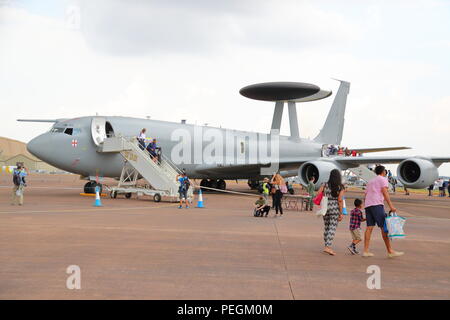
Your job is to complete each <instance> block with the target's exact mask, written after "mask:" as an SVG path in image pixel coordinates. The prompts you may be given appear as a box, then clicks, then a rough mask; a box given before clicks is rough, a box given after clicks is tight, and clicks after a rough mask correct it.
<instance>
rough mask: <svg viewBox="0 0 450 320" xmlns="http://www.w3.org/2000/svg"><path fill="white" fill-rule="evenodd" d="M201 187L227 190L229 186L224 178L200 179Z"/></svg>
mask: <svg viewBox="0 0 450 320" xmlns="http://www.w3.org/2000/svg"><path fill="white" fill-rule="evenodd" d="M200 187H207V188H213V189H220V190H225V189H226V188H227V183H226V182H225V181H224V180H222V179H218V180H216V179H202V181H200ZM205 190H208V189H205Z"/></svg>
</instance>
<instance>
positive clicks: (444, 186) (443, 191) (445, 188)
mask: <svg viewBox="0 0 450 320" xmlns="http://www.w3.org/2000/svg"><path fill="white" fill-rule="evenodd" d="M448 184H449V182H448V181H445V180H444V182H443V183H442V196H443V197H446V196H447V195H446V194H445V193H446V191H445V190H447V189H448Z"/></svg>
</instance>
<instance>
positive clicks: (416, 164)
mask: <svg viewBox="0 0 450 320" xmlns="http://www.w3.org/2000/svg"><path fill="white" fill-rule="evenodd" d="M397 176H398V180H400V182H401V183H403V185H405V186H406V187H408V188H412V189H423V188H426V187H428V186H429V185H431V184H432V183H434V181H435V180H436V179H437V178H438V177H439V172H438V169H437V167H436V165H435V164H434V163H433V162H432V161H430V160H428V159H421V158H409V159H406V160H403V161H402V162H400V164H399V165H398V168H397Z"/></svg>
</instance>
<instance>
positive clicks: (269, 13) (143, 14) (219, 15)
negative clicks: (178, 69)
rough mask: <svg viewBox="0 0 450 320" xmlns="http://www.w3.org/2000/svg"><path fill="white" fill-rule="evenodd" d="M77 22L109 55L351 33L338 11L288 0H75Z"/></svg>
mask: <svg viewBox="0 0 450 320" xmlns="http://www.w3.org/2000/svg"><path fill="white" fill-rule="evenodd" d="M299 4H301V5H299ZM80 21H81V24H80V26H81V30H82V33H83V35H84V37H85V39H86V41H87V43H88V44H89V46H91V47H92V48H94V49H95V50H98V51H100V52H104V53H107V54H113V55H147V54H152V55H157V54H165V53H180V54H185V53H193V54H197V55H198V54H207V53H208V52H210V51H220V50H223V49H224V48H227V47H229V46H230V45H233V44H239V45H240V46H250V47H251V46H260V47H270V48H271V49H272V50H283V49H289V48H306V47H309V46H312V45H314V46H325V45H327V44H330V43H331V44H336V43H343V44H345V43H347V42H349V41H352V40H354V39H355V38H354V36H353V35H355V34H357V32H355V30H354V29H355V28H353V27H354V26H352V25H351V24H350V23H348V22H347V21H346V20H345V19H344V18H343V17H341V16H340V15H337V14H334V13H331V12H326V11H323V10H319V9H317V8H315V7H314V6H312V5H310V4H309V2H308V1H301V2H299V1H291V0H287V1H283V5H280V3H279V2H278V1H264V2H261V1H256V0H247V1H235V0H233V1H220V2H217V1H205V0H203V1H190V2H189V3H187V2H186V1H181V0H180V1H175V0H171V1H142V0H134V1H126V2H125V1H120V0H108V1H106V0H99V1H95V2H93V1H80ZM352 29H353V30H352Z"/></svg>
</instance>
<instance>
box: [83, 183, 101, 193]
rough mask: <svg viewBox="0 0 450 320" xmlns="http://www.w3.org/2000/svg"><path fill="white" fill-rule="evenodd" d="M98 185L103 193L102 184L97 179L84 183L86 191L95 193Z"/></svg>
mask: <svg viewBox="0 0 450 320" xmlns="http://www.w3.org/2000/svg"><path fill="white" fill-rule="evenodd" d="M97 186H99V187H100V193H102V189H103V186H102V184H101V183H97V182H95V181H89V182H87V183H86V184H85V185H84V193H95V187H97Z"/></svg>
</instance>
